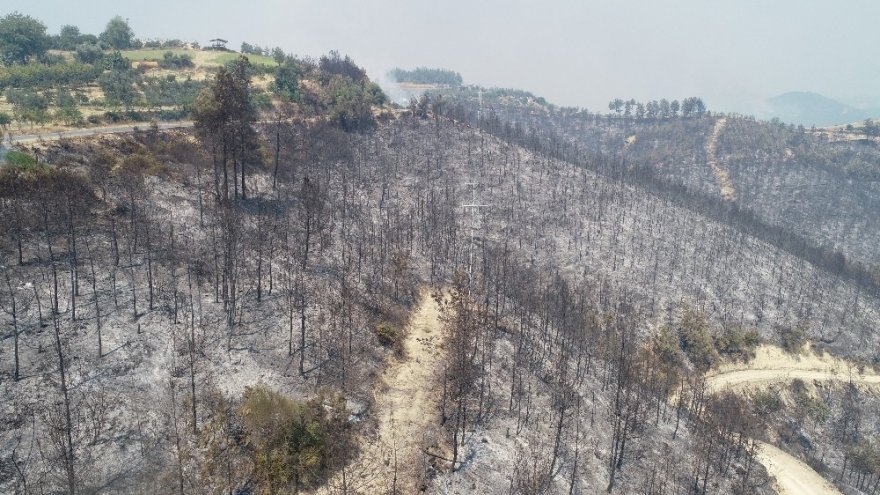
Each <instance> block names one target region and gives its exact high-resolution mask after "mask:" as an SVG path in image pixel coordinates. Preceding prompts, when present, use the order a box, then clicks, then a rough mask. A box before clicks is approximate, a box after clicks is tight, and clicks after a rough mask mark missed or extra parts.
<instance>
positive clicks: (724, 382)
mask: <svg viewBox="0 0 880 495" xmlns="http://www.w3.org/2000/svg"><path fill="white" fill-rule="evenodd" d="M796 378H799V379H801V380H804V381H807V382H809V381H815V380H819V381H829V380H837V381H842V382H847V381H852V382H854V383H864V384H871V385H874V384H880V375H877V374H875V373H873V372H871V371H868V372H865V373H862V372H860V370H858V369H857V368H856V367H855V366H853V365H852V364H850V363H848V362H847V361H844V360H842V359H838V358H834V357H832V356H829V355H827V354H821V355H819V354H815V353H813V352H811V351H809V350H805V351H804V352H803V353H802V354H801V355H799V356H793V355H791V354H788V353H786V352H783V351H782V350H781V349H779V348H777V347H772V346H761V347H759V348H758V349H757V351H756V355H755V358H754V359H753V360H751V361H749V362H748V363H746V364H735V365H728V366H726V367H722V368H721V369H719V370H718V371H716V372H715V373H713V374H711V375H708V376H707V377H706V384H707V386H708V387H709V389H710V390H713V391H719V390H724V389H741V388H744V387H746V386H754V385H757V386H761V385H767V384H770V383H786V382H789V381H791V380H794V379H796ZM758 446H759V450H758V460H759V461H760V462H761V464H763V465H764V467H765V468H766V469H767V472H768V473H769V474H770V475H771V476H772V477H774V478H775V479H776V484H775V487H776V490H777V492H778V493H779V494H780V495H840V494H841V492H840V491H839V490H837V488H835V487H834V485H832V484H831V483H829V482H828V481H826V480H825V479H824V478H823V477H822V476H821V475H820V474H819V473H817V472H816V471H814V470H813V468H811V467H810V466H808V465H807V464H805V463H804V462H802V461H800V460H798V459H797V458H796V457H794V456H792V455H790V454H788V453H786V452H785V451H783V450H781V449H779V448H777V447H774V446H773V445H770V444H767V443H764V442H758Z"/></svg>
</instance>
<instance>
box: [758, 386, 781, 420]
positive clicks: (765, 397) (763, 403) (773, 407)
mask: <svg viewBox="0 0 880 495" xmlns="http://www.w3.org/2000/svg"><path fill="white" fill-rule="evenodd" d="M782 407H783V404H782V398H781V397H780V396H779V393H777V392H776V391H773V390H758V391H755V392H753V393H752V408H753V409H754V411H755V415H757V416H758V417H762V416H769V415H771V414H775V413H777V412H779V411H781V410H782Z"/></svg>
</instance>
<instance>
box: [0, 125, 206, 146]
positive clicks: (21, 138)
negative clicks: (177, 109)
mask: <svg viewBox="0 0 880 495" xmlns="http://www.w3.org/2000/svg"><path fill="white" fill-rule="evenodd" d="M157 126H158V127H159V130H162V131H165V130H169V129H186V128H189V127H192V126H193V123H192V122H190V121H180V122H160V123H158V124H157ZM149 128H150V124H148V123H141V124H137V125H132V124H124V125H111V126H104V127H92V128H88V129H71V130H69V131H57V132H40V133H35V134H18V135H16V134H11V135H9V136H7V137H6V138H5V139H4V140H3V143H2V144H4V145H9V144H12V145H15V144H29V143H35V142H38V141H40V140H42V141H56V140H58V139H62V138H81V137H91V136H103V135H107V134H127V133H130V132H134V131H135V129H140V130H142V131H145V130H147V129H149Z"/></svg>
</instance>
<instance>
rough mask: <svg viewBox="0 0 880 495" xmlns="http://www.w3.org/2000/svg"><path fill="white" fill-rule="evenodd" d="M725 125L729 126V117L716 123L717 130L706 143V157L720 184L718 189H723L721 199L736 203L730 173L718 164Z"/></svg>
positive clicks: (713, 131)
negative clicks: (719, 142)
mask: <svg viewBox="0 0 880 495" xmlns="http://www.w3.org/2000/svg"><path fill="white" fill-rule="evenodd" d="M725 125H727V117H721V118H720V119H718V120H717V121H715V128H713V129H712V134H711V135H710V136H709V140H708V141H707V142H706V156H708V159H709V166H710V167H712V172H714V173H715V180H716V181H717V182H718V187H719V188H720V189H721V197H722V198H724V199H725V200H726V201H735V200H736V188H735V187H734V186H733V181H732V180H731V179H730V173H729V172H728V171H727V169H725V168H724V167H722V166H721V165H720V164H719V163H718V136H720V135H721V131H722V130H724V126H725Z"/></svg>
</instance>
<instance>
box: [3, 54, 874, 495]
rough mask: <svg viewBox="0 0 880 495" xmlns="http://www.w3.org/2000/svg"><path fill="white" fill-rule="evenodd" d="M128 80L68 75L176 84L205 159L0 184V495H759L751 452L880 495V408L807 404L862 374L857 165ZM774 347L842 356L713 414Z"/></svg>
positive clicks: (470, 96) (103, 165) (362, 91)
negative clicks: (729, 375) (851, 373)
mask: <svg viewBox="0 0 880 495" xmlns="http://www.w3.org/2000/svg"><path fill="white" fill-rule="evenodd" d="M126 53H127V55H128V56H129V57H130V58H131V59H139V60H137V63H136V65H137V67H135V65H133V64H132V60H129V59H126V57H125V54H123V53H121V52H120V53H118V54H117V53H113V52H111V53H107V54H104V55H102V57H104V56H106V57H108V59H107V60H106V62H107V65H104V66H92V67H91V69H88V70H85V71H84V72H82V73H80V72H78V71H79V69H78V68H77V69H76V70H75V71H74V72H75V73H76V74H80V75H83V77H90V78H91V77H96V78H99V79H101V80H103V84H101V83H98V86H101V90H102V91H103V90H105V89H106V90H108V91H109V92H110V93H111V94H112V93H113V92H114V91H120V94H119V95H122V96H127V97H131V98H133V100H130V101H129V103H130V104H133V103H132V102H141V101H142V100H141V99H143V100H149V99H150V97H151V96H150V95H152V97H158V96H157V95H159V96H161V95H163V94H165V93H162V88H166V89H167V87H168V85H169V84H171V83H172V82H174V81H177V75H175V74H178V75H182V74H184V73H185V71H191V73H189V74H188V76H187V77H188V78H189V82H188V83H187V85H186V89H187V91H191V92H190V93H185V94H184V93H181V94H178V96H180V97H181V98H182V99H181V100H180V102H178V103H173V102H172V103H170V106H173V107H174V110H177V111H183V109H184V108H191V109H192V110H193V112H192V117H193V119H194V121H195V125H194V127H193V128H192V129H190V128H183V129H175V130H163V129H161V128H160V127H158V126H147V127H145V128H144V129H141V130H138V131H136V132H131V133H125V134H114V135H103V136H102V135H97V136H86V137H81V138H64V139H58V140H53V141H50V142H36V143H28V145H27V146H18V147H17V148H16V149H15V151H14V152H10V153H9V155H8V157H11V158H8V160H7V161H8V163H7V164H6V165H5V166H3V167H2V168H0V201H2V206H3V208H2V214H0V227H2V228H0V232H2V233H3V235H2V237H0V267H2V279H0V323H2V325H3V326H2V328H3V329H4V330H3V333H2V339H0V418H2V420H0V491H2V492H12V493H36V492H39V493H60V492H68V493H77V492H79V493H89V492H98V491H103V492H111V493H143V492H145V491H147V492H150V491H152V492H154V493H169V492H176V493H288V492H293V493H295V492H306V493H375V492H377V491H378V492H382V491H384V492H388V493H396V492H407V493H410V492H426V493H448V492H458V493H486V494H491V495H494V494H498V495H500V494H502V493H508V494H509V493H519V494H536V493H541V494H564V493H596V492H603V491H604V492H609V493H650V494H662V493H699V494H703V495H705V494H706V493H736V494H744V493H750V494H760V495H763V494H768V495H769V494H770V493H772V492H773V490H774V488H773V485H772V484H771V483H770V478H769V477H768V472H767V469H765V468H764V467H763V466H762V462H770V461H768V460H767V459H768V456H767V455H766V453H767V452H768V451H769V449H768V448H767V447H765V444H767V445H769V444H772V445H778V446H779V447H780V448H783V449H784V450H785V452H789V453H790V454H786V455H792V454H793V455H796V456H798V457H799V458H800V459H802V460H805V461H808V462H809V464H810V466H811V467H808V466H807V465H806V464H801V463H797V462H791V460H790V459H789V458H788V457H785V459H786V463H785V464H788V465H790V466H796V467H797V469H798V470H800V471H799V472H804V473H809V474H810V475H811V476H812V475H813V472H812V471H811V469H813V470H814V471H815V472H816V473H819V474H816V476H824V477H825V478H826V479H827V480H828V481H831V482H834V483H837V484H838V485H839V486H841V487H843V488H844V489H845V490H854V489H864V488H865V486H866V485H870V483H871V482H873V481H875V480H876V479H880V478H878V475H880V466H878V465H877V464H876V462H875V461H876V459H878V458H880V453H878V446H877V445H876V442H874V441H873V440H872V439H873V438H876V436H877V435H878V434H880V424H878V423H877V422H876V421H872V418H874V417H876V416H877V411H878V410H880V409H878V408H880V399H878V398H877V396H876V394H875V391H873V390H872V389H870V387H872V386H874V385H872V383H873V382H874V381H875V378H870V379H866V380H862V381H863V382H866V383H864V384H862V385H863V386H864V387H866V388H864V389H860V388H859V387H858V386H856V384H855V383H850V384H848V385H847V386H842V385H840V384H837V383H833V384H832V383H830V382H829V383H825V381H824V379H825V378H828V379H829V380H830V379H835V380H836V379H837V378H839V376H840V375H839V374H838V373H837V372H836V371H837V370H836V367H837V365H838V364H839V363H843V364H845V367H846V368H847V369H851V370H857V371H858V373H859V374H860V376H861V375H863V376H865V377H876V376H877V372H876V370H875V371H873V372H871V370H868V372H865V373H863V372H862V369H867V368H869V367H871V366H874V367H877V366H878V363H880V357H878V349H880V334H878V332H877V328H876V323H877V321H880V278H878V272H877V271H876V268H875V265H876V261H877V259H878V256H880V254H878V250H877V245H880V232H878V231H880V228H878V224H877V223H876V220H874V217H875V216H876V215H875V216H872V214H873V213H875V210H876V209H877V207H878V204H877V203H876V200H877V195H876V191H875V189H874V182H872V180H874V179H875V178H876V177H878V171H880V166H878V164H880V160H878V157H880V152H878V151H877V149H876V146H875V145H874V141H873V140H871V139H865V140H862V141H851V140H841V141H839V142H831V140H829V138H828V136H829V135H831V133H830V131H823V132H822V133H821V134H820V133H812V132H808V131H807V130H806V129H796V128H794V127H793V126H786V125H784V124H779V123H766V122H761V121H755V120H753V119H747V118H742V117H740V116H734V115H731V116H722V117H719V116H718V115H714V114H712V113H709V112H705V111H704V108H703V107H702V106H700V107H699V110H697V111H695V110H694V109H693V108H692V107H690V106H689V108H688V111H686V112H685V111H684V110H682V112H681V113H678V110H677V109H676V110H673V106H672V105H669V102H666V105H664V106H661V107H660V108H661V110H662V111H660V112H659V113H658V112H657V111H656V108H654V107H655V106H657V105H656V104H657V102H651V103H652V104H651V105H650V107H651V108H650V109H649V110H650V112H648V113H644V112H639V111H636V112H635V113H633V112H632V103H629V104H628V105H629V106H627V104H626V103H622V105H623V106H621V108H618V110H617V111H616V113H615V114H614V115H599V114H591V113H589V112H586V111H582V110H579V109H572V108H560V107H556V106H554V105H552V104H549V103H548V102H547V101H545V100H544V99H542V98H540V97H537V96H535V95H533V94H531V93H528V92H525V91H519V90H513V89H494V90H486V89H484V88H478V87H456V88H454V90H450V88H440V87H435V88H434V90H433V91H434V92H433V93H432V94H430V95H427V96H425V97H423V98H419V99H418V100H417V101H413V102H412V103H411V105H410V107H409V109H408V110H405V109H401V108H396V107H391V106H389V105H388V104H387V103H386V98H385V95H384V94H382V92H381V91H379V90H378V87H377V86H376V85H375V84H373V83H372V82H371V81H370V80H369V79H368V78H367V77H366V73H365V72H364V71H363V69H361V68H360V67H359V66H357V64H355V63H354V61H352V60H351V59H349V58H348V57H342V56H340V55H339V54H337V53H335V52H331V54H329V55H327V56H325V57H321V59H319V60H318V61H311V60H310V59H296V58H293V57H289V56H284V57H283V60H282V65H281V66H279V67H266V66H265V65H262V66H261V65H255V64H252V63H248V62H245V61H243V60H239V59H236V60H233V61H231V63H229V64H228V65H223V66H222V67H221V66H220V65H217V64H220V63H223V61H218V60H216V59H214V58H209V57H214V54H199V55H198V56H197V57H194V60H195V62H193V61H192V60H191V61H190V62H193V64H194V66H193V67H188V63H187V62H186V61H185V60H184V59H185V58H186V57H182V55H185V54H186V52H180V51H178V52H171V53H170V54H169V55H168V56H167V57H166V56H165V55H164V53H163V55H162V60H161V61H152V60H147V59H149V58H150V57H153V56H154V55H155V54H154V53H153V52H148V51H138V52H126ZM281 55H283V54H281ZM199 57H201V59H200V60H199ZM162 64H164V65H165V66H166V67H165V68H163V67H161V66H160V65H162ZM60 65H61V66H64V64H60ZM209 65H210V66H209ZM177 66H180V67H177ZM48 67H49V65H46V66H45V67H38V68H37V69H28V70H39V71H51V70H55V69H48ZM168 67H174V69H173V72H174V74H170V75H175V77H174V78H168V77H167V76H168V75H169V74H165V73H163V72H161V71H167V70H169V69H168ZM16 70H20V71H24V72H20V73H19V75H21V74H24V73H25V72H27V71H26V70H24V69H20V68H19V69H16ZM65 70H67V69H65ZM181 71H184V72H181ZM13 72H15V71H14V70H13V71H7V72H6V73H4V74H3V75H9V74H10V73H13ZM53 74H54V73H53ZM58 74H62V75H63V74H66V72H64V71H61V72H59V73H57V74H56V75H58ZM146 74H149V75H150V76H146ZM199 74H201V76H199ZM67 76H69V74H67V75H65V76H64V77H67ZM59 77H61V76H59ZM71 77H72V76H71ZM199 77H204V78H205V80H204V81H202V80H201V79H199ZM272 78H274V82H273V79H272ZM7 80H8V79H7ZM96 80H97V79H96ZM90 81H92V80H91V79H89V80H87V81H85V82H82V81H81V83H82V84H83V85H84V87H88V86H89V85H91V84H94V83H93V82H90ZM163 81H166V82H163ZM116 83H118V84H116ZM40 84H42V85H40ZM40 84H38V85H35V86H33V87H19V88H15V89H16V90H21V91H24V92H27V93H28V94H30V93H33V94H34V95H36V96H38V97H45V96H46V95H52V96H57V97H60V96H61V94H60V93H57V90H56V89H53V88H51V87H48V86H46V84H45V83H40ZM171 86H173V87H174V88H177V89H180V87H179V86H176V85H173V84H172V85H171ZM93 89H94V88H93ZM154 90H155V93H151V91H154ZM438 93H441V94H443V96H442V97H438V96H437V94H438ZM22 94H23V93H16V92H13V96H21V95H22ZM119 95H117V96H119ZM187 95H188V96H187ZM196 95H197V96H196ZM31 96H33V95H31ZM166 96H167V95H166ZM184 96H185V97H184ZM107 97H108V95H107V94H105V95H104V96H103V97H102V98H103V99H104V100H106V99H107ZM13 99H14V98H13ZM64 99H65V98H62V100H64ZM111 100H112V97H111ZM689 100H690V103H694V101H693V100H692V99H689ZM27 101H30V99H22V100H19V103H17V105H22V104H24V102H27ZM90 101H91V100H90ZM157 101H158V100H157ZM663 101H665V100H663ZM181 102H182V103H181ZM153 103H156V102H153ZM178 104H180V106H179V107H178V106H176V105H178ZM700 104H701V105H702V102H701V100H700ZM149 105H151V104H148V105H147V106H148V107H149ZM160 107H161V105H159V107H158V108H153V109H151V110H150V111H153V110H157V111H161V110H162V109H161V108H160ZM675 107H676V108H677V107H678V106H677V105H675ZM19 108H21V107H19ZM664 108H666V109H664ZM624 109H626V110H625V111H624ZM816 179H821V180H822V181H824V184H825V186H823V187H826V189H825V190H817V189H811V190H812V191H813V192H781V191H783V190H784V188H783V187H777V186H779V185H789V184H793V185H795V186H797V188H800V189H805V190H806V189H808V188H807V187H806V186H807V185H816V184H815V182H814V181H815V180H816ZM792 203H794V204H792ZM856 231H859V235H858V236H856V235H854V232H856ZM875 241H878V242H875ZM762 344H764V345H767V344H775V345H777V346H778V347H780V348H781V349H783V350H780V351H778V352H779V353H783V352H784V353H785V354H784V360H785V362H786V363H790V364H791V369H800V368H798V365H805V364H806V362H807V360H809V359H813V358H812V357H811V356H810V355H809V354H806V355H805V357H804V358H803V360H801V359H800V358H798V357H796V356H797V354H798V353H800V352H802V351H803V349H804V348H805V347H811V348H812V349H813V350H816V351H818V350H822V351H828V352H829V353H831V354H833V355H834V356H835V357H834V358H830V357H828V358H823V361H822V362H823V363H828V366H827V368H828V369H823V373H821V374H819V375H816V374H812V375H811V374H809V373H806V374H802V375H798V376H801V377H804V378H809V377H816V376H818V377H820V378H823V383H820V384H809V383H803V382H798V381H792V382H791V383H790V384H789V383H784V384H781V383H780V380H779V378H780V377H779V373H775V372H774V373H772V374H771V375H772V376H770V377H769V378H770V379H769V380H759V381H762V382H767V383H769V385H768V384H767V383H761V384H754V385H756V387H755V388H754V390H750V391H746V392H745V393H741V392H742V391H741V390H740V388H741V387H739V386H737V387H734V388H735V389H736V390H732V389H727V388H725V389H724V390H721V389H720V388H719V387H717V386H716V385H717V381H716V382H713V380H712V376H713V373H715V374H716V375H717V372H718V370H721V371H724V370H730V369H741V367H747V366H754V365H755V358H757V359H758V360H761V359H765V358H766V354H767V349H768V348H767V347H762V346H761V345H762ZM778 360H779V361H783V359H782V358H780V359H778ZM713 370H714V371H713ZM831 371H833V373H832V372H831ZM738 376H741V375H738ZM748 376H750V377H752V378H754V377H755V376H759V377H761V376H763V375H762V374H761V373H751V374H749V375H748ZM752 381H754V380H752ZM868 382H870V383H868ZM765 387H778V388H776V389H772V390H771V392H769V393H768V391H767V389H766V388H765ZM813 440H816V441H815V442H814V441H813ZM767 442H769V443H767ZM777 454H778V455H776V456H775V457H774V458H776V459H782V458H783V454H781V453H777ZM771 460H772V459H771ZM778 468H779V466H778V465H774V466H772V474H776V475H777V476H778V477H779V478H780V479H782V478H783V477H784V476H783V475H784V474H790V473H780V472H779V471H778ZM783 468H784V466H783ZM830 473H833V474H834V475H837V474H838V473H839V476H831V475H830ZM789 478H790V476H789ZM831 478H833V479H831ZM783 485H784V484H783Z"/></svg>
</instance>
